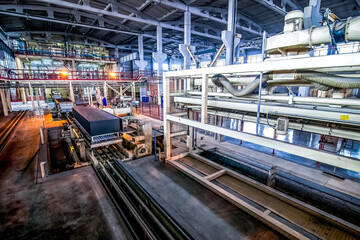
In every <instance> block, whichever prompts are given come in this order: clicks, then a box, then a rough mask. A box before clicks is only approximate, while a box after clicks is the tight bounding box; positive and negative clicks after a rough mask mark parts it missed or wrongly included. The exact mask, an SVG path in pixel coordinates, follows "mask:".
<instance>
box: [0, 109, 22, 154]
mask: <svg viewBox="0 0 360 240" xmlns="http://www.w3.org/2000/svg"><path fill="white" fill-rule="evenodd" d="M25 114H26V111H20V112H18V113H17V114H16V116H15V117H13V118H12V119H11V120H10V121H9V122H8V123H6V125H5V126H4V128H3V129H2V131H1V132H0V152H1V151H2V150H3V149H4V147H5V145H6V143H7V142H8V141H9V139H10V137H11V136H12V133H13V132H14V130H15V129H16V127H17V126H18V124H19V123H20V121H21V120H22V119H23V118H24V116H25Z"/></svg>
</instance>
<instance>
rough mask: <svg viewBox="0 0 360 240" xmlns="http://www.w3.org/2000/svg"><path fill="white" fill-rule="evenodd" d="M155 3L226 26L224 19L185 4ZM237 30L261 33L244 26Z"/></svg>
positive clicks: (162, 1)
mask: <svg viewBox="0 0 360 240" xmlns="http://www.w3.org/2000/svg"><path fill="white" fill-rule="evenodd" d="M155 2H157V3H161V4H164V5H166V6H168V7H172V8H176V9H179V10H182V11H184V12H185V11H189V12H190V13H191V14H193V15H195V16H199V17H202V18H207V19H209V20H212V21H215V22H218V23H221V24H227V21H226V20H225V19H222V18H218V17H215V16H211V15H210V14H209V13H204V12H203V10H202V9H200V8H197V7H192V6H187V5H186V4H184V3H182V2H180V1H176V0H174V1H169V0H157V1H155ZM236 27H237V28H239V29H241V30H243V31H247V32H249V33H252V34H256V35H258V36H262V32H261V31H259V32H256V31H255V30H254V29H251V28H250V27H244V26H240V25H239V24H237V25H236Z"/></svg>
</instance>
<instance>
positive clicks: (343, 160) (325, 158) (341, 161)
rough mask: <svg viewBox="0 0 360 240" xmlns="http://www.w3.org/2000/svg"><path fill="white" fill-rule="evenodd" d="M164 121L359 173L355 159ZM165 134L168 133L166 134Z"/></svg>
mask: <svg viewBox="0 0 360 240" xmlns="http://www.w3.org/2000/svg"><path fill="white" fill-rule="evenodd" d="M164 120H165V121H172V122H176V123H180V124H184V125H187V126H191V127H194V128H200V129H203V130H205V131H209V132H214V133H218V134H222V135H224V136H228V137H232V138H236V139H241V140H245V141H247V142H251V143H254V144H258V145H261V146H264V147H268V148H273V149H276V150H279V151H283V152H286V153H290V154H295V155H297V156H300V157H304V158H307V159H310V160H314V161H317V162H322V163H325V164H329V165H332V166H335V167H340V168H343V169H348V170H351V171H356V172H360V161H359V160H357V159H353V158H349V157H345V156H341V155H337V154H332V153H327V152H325V151H319V150H315V149H312V148H308V147H302V146H298V145H294V144H291V143H287V142H282V141H279V140H274V139H271V138H265V137H261V136H256V135H254V134H251V133H245V132H238V131H235V130H230V129H227V128H223V127H218V126H214V125H210V124H203V123H200V122H197V121H194V120H189V119H186V118H182V117H178V116H172V115H166V119H164ZM166 134H169V133H168V132H167V133H166ZM166 138H167V136H165V139H166Z"/></svg>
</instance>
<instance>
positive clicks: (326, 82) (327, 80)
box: [295, 71, 360, 90]
mask: <svg viewBox="0 0 360 240" xmlns="http://www.w3.org/2000/svg"><path fill="white" fill-rule="evenodd" d="M295 80H306V81H309V82H311V83H312V84H313V85H314V86H315V87H320V88H321V87H325V86H326V87H331V88H360V78H356V77H341V76H337V75H335V74H329V73H322V72H315V71H301V72H297V73H296V75H295ZM331 88H330V89H331ZM330 89H328V90H330ZM320 90H321V89H320Z"/></svg>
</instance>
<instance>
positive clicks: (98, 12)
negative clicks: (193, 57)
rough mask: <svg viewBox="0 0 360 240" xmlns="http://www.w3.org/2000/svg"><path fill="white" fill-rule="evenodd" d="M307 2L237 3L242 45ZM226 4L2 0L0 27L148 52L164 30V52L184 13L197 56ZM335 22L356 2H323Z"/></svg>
mask: <svg viewBox="0 0 360 240" xmlns="http://www.w3.org/2000/svg"><path fill="white" fill-rule="evenodd" d="M308 4H309V0H239V1H238V7H237V8H238V12H237V13H238V14H237V32H238V33H240V34H241V35H242V44H245V45H249V46H250V47H256V46H257V44H256V43H257V42H259V41H258V40H259V39H260V38H261V34H262V31H264V30H265V31H266V32H267V33H268V34H270V35H272V34H275V33H278V32H281V31H282V28H283V17H284V15H285V14H286V13H287V12H289V11H292V10H296V9H300V10H303V9H304V7H306V6H307V5H308ZM227 5H228V0H186V1H185V0H184V1H181V0H121V1H119V0H14V1H7V0H2V1H1V2H0V26H1V27H2V29H3V30H4V32H5V33H6V34H7V35H8V36H9V37H13V38H23V39H27V40H29V39H32V40H36V41H47V42H51V41H52V40H54V39H57V40H58V41H63V42H64V41H69V42H73V43H85V44H95V45H100V46H107V47H112V48H113V47H117V46H119V48H120V50H122V51H131V50H133V49H136V48H137V36H138V35H140V34H143V35H144V47H145V49H146V50H147V51H154V50H156V49H155V48H156V26H158V25H160V26H162V27H163V43H164V51H165V52H166V53H169V54H172V53H176V52H177V51H178V44H179V43H182V42H183V35H184V33H183V24H184V11H186V10H187V9H188V10H189V11H190V12H191V13H192V14H191V20H192V23H191V24H192V30H191V34H192V39H191V43H192V45H194V46H196V47H197V50H198V51H201V50H206V49H210V48H214V47H218V46H219V45H221V44H222V42H221V37H220V35H221V31H222V30H225V29H226V23H227V20H226V19H227ZM321 7H325V8H330V9H331V10H332V11H333V12H334V13H335V14H336V15H337V16H338V17H340V18H346V17H348V16H358V15H359V11H360V0H340V1H339V0H324V1H321Z"/></svg>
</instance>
